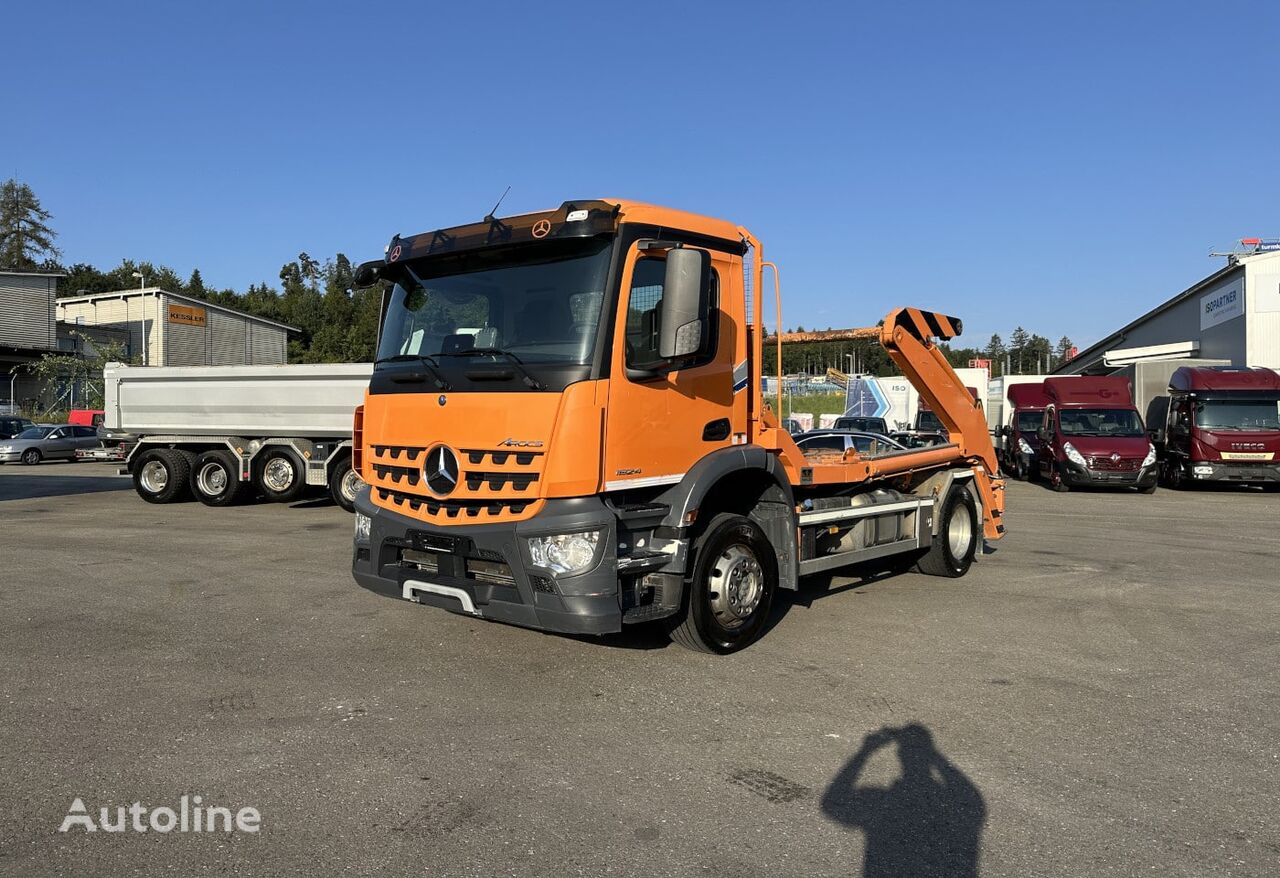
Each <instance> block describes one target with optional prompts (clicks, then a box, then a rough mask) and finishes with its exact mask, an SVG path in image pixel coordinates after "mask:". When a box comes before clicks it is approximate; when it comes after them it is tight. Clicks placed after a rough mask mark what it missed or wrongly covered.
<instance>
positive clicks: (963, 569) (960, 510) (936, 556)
mask: <svg viewBox="0 0 1280 878" xmlns="http://www.w3.org/2000/svg"><path fill="white" fill-rule="evenodd" d="M980 538H981V531H980V530H979V522H978V506H977V504H976V503H974V502H973V495H972V494H970V493H969V489H968V488H967V487H955V488H952V489H951V493H950V494H948V495H947V499H946V502H945V503H943V505H942V518H941V519H939V521H938V532H937V533H936V534H934V535H933V543H932V544H931V545H930V546H929V551H927V552H925V554H924V555H923V556H922V557H921V558H920V560H919V561H917V562H916V569H917V570H919V571H920V572H921V573H927V574H928V575H930V576H946V577H950V578H953V579H954V578H955V577H958V576H964V575H965V574H966V573H968V572H969V567H970V566H971V565H972V564H973V558H974V555H976V554H977V553H978V541H979V539H980Z"/></svg>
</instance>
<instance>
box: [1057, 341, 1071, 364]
mask: <svg viewBox="0 0 1280 878" xmlns="http://www.w3.org/2000/svg"><path fill="white" fill-rule="evenodd" d="M1073 347H1075V345H1073V344H1072V343H1071V339H1069V338H1067V337H1066V336H1065V335H1064V336H1063V337H1062V338H1060V339H1058V346H1057V347H1056V348H1055V349H1054V354H1055V355H1056V356H1057V358H1058V362H1059V363H1065V362H1066V361H1067V360H1069V359H1071V349H1072V348H1073Z"/></svg>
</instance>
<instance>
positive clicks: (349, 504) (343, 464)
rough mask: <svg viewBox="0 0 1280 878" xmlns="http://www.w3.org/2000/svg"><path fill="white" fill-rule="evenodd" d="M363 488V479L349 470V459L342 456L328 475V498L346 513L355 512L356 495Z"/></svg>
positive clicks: (352, 470)
mask: <svg viewBox="0 0 1280 878" xmlns="http://www.w3.org/2000/svg"><path fill="white" fill-rule="evenodd" d="M362 487H364V479H362V478H360V474H359V473H357V472H356V471H355V470H354V469H352V468H351V458H350V457H349V456H345V455H344V456H343V457H342V458H341V459H340V460H339V461H338V462H337V463H335V464H334V465H333V470H332V472H330V473H329V496H330V497H332V498H333V502H334V503H337V504H338V505H339V506H341V507H342V508H343V509H345V510H347V511H348V512H355V511H356V494H358V493H360V489H361V488H362Z"/></svg>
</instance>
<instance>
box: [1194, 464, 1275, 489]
mask: <svg viewBox="0 0 1280 878" xmlns="http://www.w3.org/2000/svg"><path fill="white" fill-rule="evenodd" d="M1184 472H1185V474H1186V476H1187V478H1189V479H1193V480H1195V481H1197V482H1244V483H1247V484H1254V485H1266V484H1276V483H1280V464H1277V463H1262V462H1252V461H1251V462H1237V461H1224V460H1197V461H1195V462H1193V463H1190V464H1187V467H1186V469H1185V470H1184Z"/></svg>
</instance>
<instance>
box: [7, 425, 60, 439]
mask: <svg viewBox="0 0 1280 878" xmlns="http://www.w3.org/2000/svg"><path fill="white" fill-rule="evenodd" d="M52 432H53V427H28V428H27V429H25V430H23V431H22V432H21V433H19V434H18V435H17V436H14V437H13V438H14V439H43V438H44V437H45V436H48V435H49V434H50V433H52Z"/></svg>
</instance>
